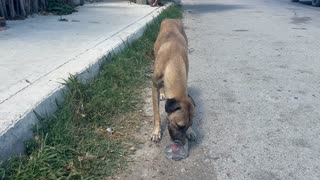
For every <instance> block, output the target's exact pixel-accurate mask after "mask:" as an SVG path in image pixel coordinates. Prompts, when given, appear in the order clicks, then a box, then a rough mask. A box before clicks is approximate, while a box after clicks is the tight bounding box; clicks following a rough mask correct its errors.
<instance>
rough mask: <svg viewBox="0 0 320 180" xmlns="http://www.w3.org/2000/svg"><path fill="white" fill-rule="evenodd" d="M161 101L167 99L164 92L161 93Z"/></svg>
mask: <svg viewBox="0 0 320 180" xmlns="http://www.w3.org/2000/svg"><path fill="white" fill-rule="evenodd" d="M159 99H160V101H164V100H166V96H165V95H164V93H160V98H159Z"/></svg>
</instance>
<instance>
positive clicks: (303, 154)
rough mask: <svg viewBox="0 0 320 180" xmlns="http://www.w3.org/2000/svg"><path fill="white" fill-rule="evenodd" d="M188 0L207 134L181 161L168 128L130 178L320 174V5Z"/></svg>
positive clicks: (194, 85) (200, 126)
mask: <svg viewBox="0 0 320 180" xmlns="http://www.w3.org/2000/svg"><path fill="white" fill-rule="evenodd" d="M183 4H184V8H185V13H184V24H185V28H186V32H187V36H188V38H189V58H190V73H189V88H190V93H191V95H192V96H193V98H194V99H195V101H196V104H197V109H196V111H197V112H196V116H195V118H194V121H195V122H194V125H195V127H196V129H197V132H198V136H199V140H198V142H197V143H193V144H192V146H191V149H190V156H189V157H188V158H187V159H185V160H183V161H180V162H173V161H169V160H166V159H165V158H164V155H163V148H162V147H163V146H165V145H166V144H167V143H168V135H166V133H165V135H164V137H163V141H162V144H160V146H159V147H157V146H151V147H149V146H148V147H143V148H142V149H141V150H138V151H137V155H136V157H135V158H136V161H138V163H136V165H135V166H134V167H133V168H132V169H131V172H130V174H129V176H126V177H127V179H151V178H153V179H208V180H211V179H219V180H225V179H234V180H275V179H281V180H286V179H290V180H291V179H292V180H305V179H306V180H318V179H320V138H319V137H320V113H319V107H320V100H319V98H320V62H319V61H320V51H319V50H320V49H319V48H320V41H319V37H320V8H314V7H311V6H309V5H308V4H298V3H291V2H289V0H185V1H183ZM149 94H150V93H149ZM146 101H147V105H148V108H147V112H149V113H150V116H151V117H152V110H151V103H150V101H151V98H150V96H148V98H147V100H146ZM162 116H163V118H164V115H162ZM150 119H152V118H150ZM151 130H152V126H151V125H149V127H148V129H147V130H146V131H147V132H151ZM145 135H146V137H149V133H148V134H145ZM125 179H126V178H125Z"/></svg>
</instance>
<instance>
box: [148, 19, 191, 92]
mask: <svg viewBox="0 0 320 180" xmlns="http://www.w3.org/2000/svg"><path fill="white" fill-rule="evenodd" d="M154 53H155V56H156V61H155V64H154V66H155V67H154V69H155V71H154V76H153V80H154V81H159V82H157V83H158V84H162V83H163V85H164V92H165V96H166V98H170V97H176V96H186V95H187V87H186V86H187V79H188V70H189V64H188V55H187V54H188V41H187V37H186V34H185V32H184V29H183V24H182V20H181V19H166V20H164V21H163V22H162V23H161V26H160V32H159V35H158V38H157V40H156V42H155V45H154ZM177 85H179V86H177ZM173 89H175V90H173Z"/></svg>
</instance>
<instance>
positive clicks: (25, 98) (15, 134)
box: [0, 4, 171, 159]
mask: <svg viewBox="0 0 320 180" xmlns="http://www.w3.org/2000/svg"><path fill="white" fill-rule="evenodd" d="M170 5H171V4H168V5H166V6H163V7H159V8H156V9H155V10H154V11H152V12H151V13H149V14H147V15H146V16H144V17H142V18H140V19H138V20H137V21H135V22H133V23H132V24H129V25H128V26H126V27H125V28H123V29H121V30H120V31H118V32H116V33H115V34H113V35H112V36H110V37H104V38H101V39H99V40H97V41H96V43H95V44H94V45H93V46H92V47H91V48H88V49H87V50H85V51H84V52H82V53H80V54H79V55H77V56H75V57H74V58H72V59H70V60H68V61H67V62H66V63H64V64H63V65H62V66H60V67H58V68H56V69H55V70H53V71H51V72H49V73H47V74H46V75H45V76H43V77H41V78H40V79H39V80H37V81H35V82H33V83H32V84H31V85H30V86H28V87H27V88H25V89H23V90H22V91H20V92H18V93H17V94H15V95H14V96H13V97H11V98H10V99H7V100H6V101H5V102H3V103H2V104H0V120H1V121H2V120H3V121H4V122H8V123H4V124H5V126H6V127H5V129H4V130H3V131H1V132H0V159H7V158H8V157H9V156H12V155H18V154H20V153H22V152H24V142H25V141H26V140H28V139H30V138H32V136H33V133H32V127H33V126H34V125H35V124H36V123H37V121H38V119H37V117H36V115H35V113H34V111H35V112H37V114H39V115H40V116H41V117H50V116H51V115H52V114H53V113H54V112H55V111H56V110H57V108H58V107H57V103H58V104H59V103H61V102H63V91H64V89H65V88H66V87H65V86H64V85H62V84H61V83H62V82H63V81H64V80H63V79H67V78H68V77H69V76H70V74H72V75H76V76H77V77H78V78H79V79H80V80H81V81H83V82H87V81H90V80H91V79H92V78H93V77H95V76H96V75H97V74H98V72H99V68H100V66H101V64H102V61H103V60H104V59H105V58H104V57H106V56H109V55H111V53H112V52H118V51H119V50H121V49H122V48H123V47H124V46H125V42H129V43H130V42H132V41H134V40H136V39H138V38H139V37H141V36H142V35H143V32H144V30H145V27H146V25H147V24H148V23H150V22H151V21H152V20H153V19H154V18H155V17H157V16H158V15H159V13H160V12H162V11H163V10H164V9H166V8H167V7H169V6H170ZM61 77H63V78H61ZM21 102H23V103H21Z"/></svg>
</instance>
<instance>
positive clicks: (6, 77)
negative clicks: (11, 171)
mask: <svg viewBox="0 0 320 180" xmlns="http://www.w3.org/2000/svg"><path fill="white" fill-rule="evenodd" d="M163 8H165V7H163ZM163 8H156V7H149V6H147V5H137V4H134V3H129V2H127V1H111V2H110V1H109V2H100V3H94V4H87V5H85V6H82V7H79V11H78V12H77V13H73V14H72V15H67V16H63V17H62V18H65V19H66V20H67V21H59V19H60V16H35V17H31V18H28V19H26V20H24V21H8V22H7V24H8V27H9V28H8V29H7V30H5V31H0V54H1V58H0V81H1V83H0V159H1V158H4V157H7V156H8V155H11V154H17V153H19V152H21V151H22V150H23V142H24V141H25V140H26V139H28V138H30V137H32V133H31V130H30V129H31V127H32V125H33V124H34V123H35V122H36V117H35V115H34V113H33V110H34V111H36V112H37V113H39V114H40V115H41V116H44V117H45V116H48V115H50V114H52V113H53V112H54V111H55V110H56V109H57V107H56V100H61V99H62V98H61V94H62V91H61V90H62V89H63V88H64V86H63V85H62V84H61V82H63V81H64V79H67V78H68V77H69V75H70V74H78V75H79V76H80V77H81V78H85V79H87V78H90V77H92V76H93V75H95V74H96V73H97V71H98V67H99V64H100V63H99V61H100V60H101V58H102V57H103V56H105V55H107V54H108V53H109V52H111V51H112V49H117V48H119V47H120V46H121V45H123V41H125V40H127V39H128V40H129V41H130V40H132V39H135V38H137V37H139V36H140V35H141V34H142V32H143V28H144V27H145V25H146V23H148V22H150V21H151V20H152V19H153V17H155V16H157V15H158V14H159V13H160V12H161V10H162V9H163Z"/></svg>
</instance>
